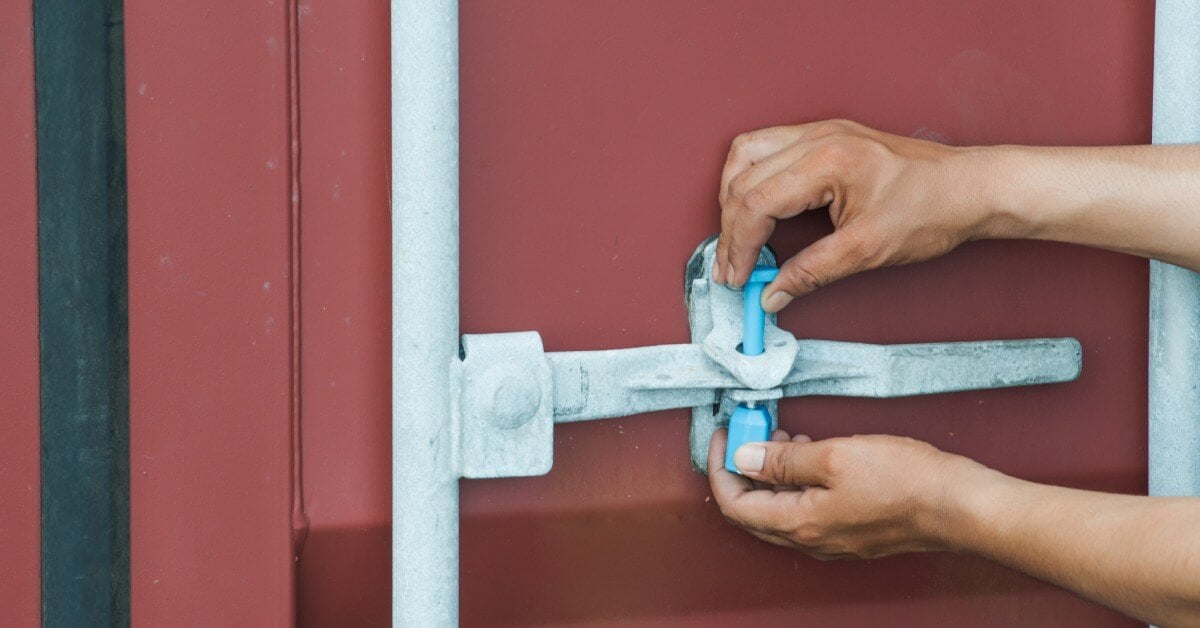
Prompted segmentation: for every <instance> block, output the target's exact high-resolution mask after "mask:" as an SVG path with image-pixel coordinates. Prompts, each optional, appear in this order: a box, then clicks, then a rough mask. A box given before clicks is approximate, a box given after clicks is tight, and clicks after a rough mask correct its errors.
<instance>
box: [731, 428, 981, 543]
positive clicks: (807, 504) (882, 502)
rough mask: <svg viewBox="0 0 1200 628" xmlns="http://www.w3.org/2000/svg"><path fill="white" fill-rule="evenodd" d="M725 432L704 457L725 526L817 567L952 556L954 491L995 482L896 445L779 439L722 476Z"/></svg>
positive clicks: (890, 440) (928, 450) (756, 448)
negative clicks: (955, 484) (905, 555)
mask: <svg viewBox="0 0 1200 628" xmlns="http://www.w3.org/2000/svg"><path fill="white" fill-rule="evenodd" d="M726 438H727V435H726V431H725V430H718V431H717V432H716V433H715V434H714V435H713V438H712V441H711V443H710V445H709V451H708V473H709V483H710V484H711V486H712V491H713V496H714V497H715V498H716V500H717V504H718V505H719V506H720V507H721V512H722V513H723V514H724V515H725V517H726V519H728V520H729V521H731V522H732V523H734V524H735V525H738V526H740V527H742V528H744V529H745V530H746V531H747V532H749V533H750V534H752V535H754V536H755V537H757V538H759V539H761V540H763V541H767V542H768V543H774V544H775V545H782V546H784V547H791V548H795V549H799V550H801V551H803V552H805V553H807V554H809V555H811V556H813V557H815V558H819V559H822V560H830V559H837V558H854V557H857V558H875V557H879V556H887V555H889V554H897V553H902V552H918V551H929V550H944V549H955V548H954V547H953V543H952V541H951V540H950V535H949V534H947V532H948V531H947V530H945V529H944V528H945V521H946V512H945V511H946V510H947V509H948V508H950V507H951V506H950V505H949V503H948V500H949V493H950V487H951V482H952V481H956V480H962V479H964V478H968V477H974V475H975V474H978V473H994V472H991V471H989V470H988V469H987V468H986V467H983V466H982V465H980V464H978V463H976V462H973V461H971V460H968V459H966V458H963V457H961V456H956V455H952V454H948V453H945V452H942V451H939V450H938V449H936V448H935V447H933V446H932V445H930V444H928V443H923V442H920V441H916V440H913V439H911V438H902V437H898V436H883V435H875V436H851V437H848V438H831V439H828V440H822V441H817V442H810V440H809V439H808V437H807V436H796V437H795V438H791V439H789V438H788V435H787V434H786V433H785V432H783V431H781V430H780V431H776V432H775V434H773V435H772V437H771V442H769V443H750V444H747V445H743V446H742V447H741V448H739V449H738V451H737V453H736V454H735V461H736V463H737V465H738V468H739V469H740V470H741V471H742V473H743V474H744V476H738V475H737V474H734V473H730V472H729V471H726V470H725V463H724V460H725V445H726Z"/></svg>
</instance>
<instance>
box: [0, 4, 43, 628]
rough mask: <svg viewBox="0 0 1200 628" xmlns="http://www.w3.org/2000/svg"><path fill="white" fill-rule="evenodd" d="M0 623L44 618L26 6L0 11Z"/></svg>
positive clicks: (33, 155) (33, 185)
mask: <svg viewBox="0 0 1200 628" xmlns="http://www.w3.org/2000/svg"><path fill="white" fill-rule="evenodd" d="M0 85H3V86H4V89H3V90H0V112H3V115H0V146H3V147H4V150H3V151H0V190H3V200H2V201H0V269H3V272H0V565H3V568H2V569H0V617H3V618H4V621H3V623H4V624H5V625H6V626H36V625H38V624H39V618H40V617H41V577H40V574H41V555H40V553H39V552H40V535H41V531H40V523H41V510H40V505H39V500H40V495H41V488H40V480H39V475H40V458H39V455H40V452H39V449H38V437H39V426H40V423H39V414H38V261H37V174H36V163H37V154H36V152H35V151H36V148H35V142H36V139H35V136H34V90H33V13H32V4H31V3H28V2H25V3H21V2H9V3H5V4H4V5H3V6H0Z"/></svg>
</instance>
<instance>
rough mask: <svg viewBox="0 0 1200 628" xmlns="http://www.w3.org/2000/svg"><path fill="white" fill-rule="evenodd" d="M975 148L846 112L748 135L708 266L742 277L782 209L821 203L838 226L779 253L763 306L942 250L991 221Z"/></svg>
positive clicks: (738, 282) (734, 153) (733, 153)
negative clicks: (888, 129) (872, 123)
mask: <svg viewBox="0 0 1200 628" xmlns="http://www.w3.org/2000/svg"><path fill="white" fill-rule="evenodd" d="M973 154H974V152H973V151H972V150H971V149H964V148H954V147H950V146H944V145H941V144H936V143H933V142H928V141H924V140H918V139H913V138H908V137H900V136H896V135H891V134H888V133H883V132H881V131H876V130H873V129H869V128H867V127H865V126H862V125H860V124H856V123H854V122H848V121H844V120H835V121H827V122H816V123H812V124H801V125H797V126H781V127H772V128H768V129H762V130H760V131H754V132H751V133H746V134H744V135H741V136H739V137H738V138H737V139H736V140H734V142H733V147H732V148H731V149H730V151H729V158H728V160H727V161H726V163H725V171H724V173H723V174H722V176H721V194H720V203H721V236H720V239H719V240H718V242H717V254H716V262H715V264H714V267H713V278H714V279H715V280H716V281H717V282H719V283H725V284H727V285H729V286H731V287H735V288H739V287H741V286H742V285H744V284H745V282H746V280H747V279H748V278H749V275H750V271H751V270H753V268H754V264H755V261H756V260H757V259H758V253H759V249H760V247H762V245H763V244H766V242H767V238H769V237H770V235H771V232H772V231H773V230H774V229H775V223H776V221H778V220H780V219H784V218H791V217H793V216H795V215H797V214H799V213H801V212H804V211H807V210H810V209H816V208H819V207H824V206H828V207H829V216H830V218H831V219H832V220H833V225H834V229H835V231H834V232H833V233H832V234H830V235H828V236H826V237H824V238H822V239H820V240H818V241H817V242H815V243H813V244H812V245H811V246H809V247H807V248H805V249H804V250H802V251H800V252H799V253H798V254H797V255H796V256H795V257H793V258H791V259H789V260H787V261H786V262H785V263H783V264H782V265H781V267H780V272H779V277H778V278H777V279H776V280H775V281H774V282H772V283H771V284H770V285H769V286H767V288H766V290H764V291H763V307H764V308H765V309H766V310H767V311H768V312H777V311H779V310H780V309H782V308H783V307H784V306H785V305H787V304H788V303H789V302H790V301H791V300H792V299H793V298H795V297H797V296H801V295H804V294H808V293H810V292H812V291H813V290H816V289H817V288H820V287H822V286H825V285H828V284H829V283H831V282H834V281H837V280H838V279H841V278H843V277H846V276H847V275H851V274H854V273H857V272H861V271H864V270H870V269H873V268H878V267H881V266H890V265H895V264H907V263H911V262H918V261H922V260H926V259H929V258H932V257H936V256H939V255H942V254H944V253H947V252H949V251H950V250H951V249H953V248H954V247H956V246H958V245H959V244H961V243H963V242H964V241H966V240H970V239H973V238H976V237H980V236H982V235H983V231H984V229H985V228H986V227H987V225H988V223H989V221H990V212H989V209H988V205H989V199H988V194H987V188H988V187H989V184H988V181H986V180H985V178H984V177H983V176H982V175H983V174H984V172H985V169H984V168H981V167H979V165H978V164H977V163H973V157H972V156H973Z"/></svg>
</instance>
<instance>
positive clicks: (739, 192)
mask: <svg viewBox="0 0 1200 628" xmlns="http://www.w3.org/2000/svg"><path fill="white" fill-rule="evenodd" d="M748 187H749V181H748V180H747V177H746V174H745V173H742V174H739V175H738V176H736V177H734V178H733V180H732V181H730V182H729V192H728V194H727V196H726V200H727V201H734V202H736V201H738V200H740V199H743V198H745V196H746V193H747V192H749V191H750V190H749V189H748Z"/></svg>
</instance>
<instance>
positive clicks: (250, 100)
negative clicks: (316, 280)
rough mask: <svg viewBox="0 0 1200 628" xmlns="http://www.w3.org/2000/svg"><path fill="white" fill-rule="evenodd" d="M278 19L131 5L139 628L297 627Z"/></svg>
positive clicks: (282, 42)
mask: <svg viewBox="0 0 1200 628" xmlns="http://www.w3.org/2000/svg"><path fill="white" fill-rule="evenodd" d="M288 10H289V6H288V3H287V2H284V1H283V0H277V1H275V2H255V3H247V2H233V3H223V4H221V5H220V7H214V6H212V5H211V4H209V3H155V2H142V3H127V5H126V7H125V21H126V31H125V36H126V60H127V73H126V76H127V84H126V88H127V116H128V128H129V137H128V140H129V141H128V152H129V274H130V278H129V301H130V315H129V324H130V392H131V394H130V397H131V418H130V434H131V435H130V455H131V464H130V475H131V476H132V485H131V527H132V534H131V539H132V550H131V551H132V582H131V584H132V596H133V623H134V624H135V625H138V626H172V625H180V624H187V625H203V626H286V625H290V624H291V623H292V621H293V618H294V569H295V568H294V565H295V559H294V553H293V548H292V518H291V515H292V512H291V511H292V506H293V502H292V499H293V492H292V480H293V477H292V460H291V451H292V436H293V429H292V416H293V414H292V402H293V395H292V384H293V377H292V359H293V357H294V356H293V352H292V340H293V334H292V322H293V321H292V316H291V314H292V310H291V307H292V291H291V280H292V276H291V267H292V260H291V238H292V222H291V219H292V210H293V207H292V203H291V196H292V195H291V181H290V177H291V172H290V166H291V164H292V160H291V152H290V148H291V136H290V129H289V121H290V117H289V111H290V104H289V86H290V83H289V57H288V51H289V43H290V39H289V32H290V31H289V28H288V26H289V13H288Z"/></svg>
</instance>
